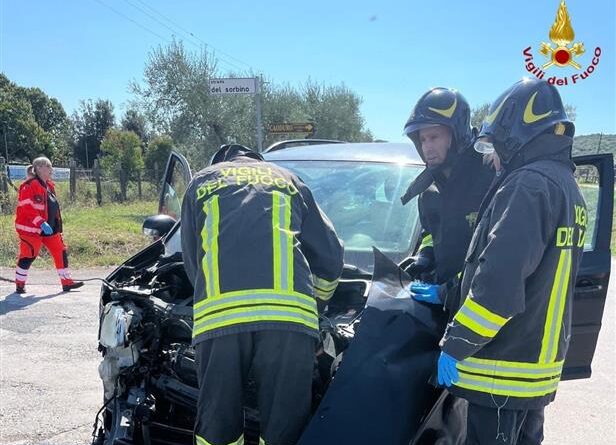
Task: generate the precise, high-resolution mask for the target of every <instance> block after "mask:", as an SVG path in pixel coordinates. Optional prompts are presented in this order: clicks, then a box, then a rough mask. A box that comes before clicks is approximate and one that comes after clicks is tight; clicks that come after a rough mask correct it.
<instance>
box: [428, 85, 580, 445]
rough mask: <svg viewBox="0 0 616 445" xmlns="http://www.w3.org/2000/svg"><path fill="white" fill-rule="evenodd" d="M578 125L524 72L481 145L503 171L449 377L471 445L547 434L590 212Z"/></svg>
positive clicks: (449, 344)
mask: <svg viewBox="0 0 616 445" xmlns="http://www.w3.org/2000/svg"><path fill="white" fill-rule="evenodd" d="M573 135H574V126H573V123H572V122H571V121H570V120H569V119H568V118H567V115H566V113H565V110H564V108H563V104H562V101H561V98H560V95H559V93H558V91H557V89H556V88H555V87H554V86H553V85H549V84H548V83H547V82H545V81H542V80H538V79H532V80H531V79H524V80H522V81H520V82H518V83H516V84H514V85H513V86H512V87H511V88H509V89H508V90H506V91H505V92H504V93H503V94H502V95H501V96H500V97H499V98H498V99H497V100H496V101H495V102H494V103H493V104H492V106H491V107H490V110H489V113H488V116H487V117H486V118H485V121H484V122H483V126H482V128H481V133H480V134H479V138H478V140H477V142H476V143H475V149H476V150H477V151H479V152H482V153H490V152H493V153H495V155H496V156H497V157H498V159H499V162H500V164H501V165H502V170H501V171H502V173H501V175H500V176H499V178H498V180H497V181H496V182H495V184H494V185H493V186H492V187H491V188H490V191H489V192H488V195H487V197H486V200H485V201H484V203H483V204H482V206H481V208H480V212H479V220H478V225H477V228H476V229H475V233H474V235H473V240H472V241H471V245H470V247H469V251H468V255H467V258H466V267H465V270H464V274H463V278H462V284H461V292H462V295H463V296H464V299H463V300H462V301H461V302H460V303H461V304H460V307H459V308H458V309H457V311H456V313H455V315H454V317H453V320H452V322H451V323H450V324H449V325H448V326H447V330H446V332H445V334H444V336H443V338H442V340H441V348H442V352H441V355H440V357H439V360H438V380H439V382H440V383H442V384H444V385H446V386H450V391H451V392H452V393H453V394H454V395H456V396H458V397H461V398H464V399H466V400H468V402H469V408H468V419H467V425H468V438H467V443H468V444H482V445H483V444H511V445H514V444H524V445H531V444H540V443H541V442H542V440H543V411H544V407H545V406H546V405H547V404H549V403H550V402H552V401H553V400H554V397H555V395H556V389H557V386H558V382H559V380H560V376H561V372H562V369H563V362H564V359H565V356H566V353H567V348H568V346H569V341H570V338H571V310H572V304H573V292H574V286H575V281H576V280H575V279H576V274H577V271H578V265H579V262H580V259H581V256H582V251H583V247H584V240H585V236H586V225H587V213H586V206H585V204H584V200H583V198H582V194H581V193H580V190H579V188H578V186H577V183H576V181H575V178H574V175H573V173H574V170H575V166H574V164H573V163H572V161H571V147H572V143H573Z"/></svg>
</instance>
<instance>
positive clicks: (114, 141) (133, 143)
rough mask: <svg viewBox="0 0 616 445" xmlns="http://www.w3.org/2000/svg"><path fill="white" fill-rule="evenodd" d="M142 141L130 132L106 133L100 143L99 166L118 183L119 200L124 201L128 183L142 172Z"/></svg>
mask: <svg viewBox="0 0 616 445" xmlns="http://www.w3.org/2000/svg"><path fill="white" fill-rule="evenodd" d="M141 144H142V141H141V139H139V136H137V135H136V134H135V133H133V132H132V131H122V130H116V129H114V128H112V129H110V130H109V131H107V134H106V135H105V138H104V139H103V141H102V143H101V152H102V154H103V156H102V160H101V165H102V167H103V169H104V170H105V172H107V174H109V175H111V176H113V177H116V178H117V179H118V180H119V181H120V191H121V196H120V199H121V200H122V201H126V199H127V198H126V192H127V188H128V181H129V180H133V179H135V178H136V177H137V174H140V173H141V171H142V170H143V158H142V156H141Z"/></svg>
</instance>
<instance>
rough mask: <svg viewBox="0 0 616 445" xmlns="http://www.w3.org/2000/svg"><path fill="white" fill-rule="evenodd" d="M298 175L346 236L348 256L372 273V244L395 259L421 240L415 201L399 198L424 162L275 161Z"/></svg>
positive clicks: (347, 258) (347, 257)
mask: <svg viewBox="0 0 616 445" xmlns="http://www.w3.org/2000/svg"><path fill="white" fill-rule="evenodd" d="M274 162H275V163H276V164H278V165H280V166H282V167H285V168H288V169H289V170H291V171H292V172H294V173H295V174H296V175H298V176H299V177H300V178H301V179H302V180H303V181H304V182H305V183H306V184H307V185H308V187H310V189H311V190H312V193H313V195H314V197H315V200H316V201H317V203H318V204H319V206H320V207H321V209H322V210H323V211H324V212H325V213H326V214H327V216H328V217H329V218H330V219H331V221H332V223H333V224H334V227H335V228H336V232H337V233H338V236H339V237H340V238H341V239H342V240H343V241H344V250H345V253H344V260H345V263H347V264H352V265H354V266H357V267H359V268H360V269H362V270H364V271H367V272H370V273H372V270H373V267H374V264H373V263H374V260H373V254H372V246H376V247H378V248H379V249H380V250H382V251H383V252H384V253H386V254H387V255H388V256H389V257H390V258H391V259H392V260H394V261H399V260H401V259H403V258H404V257H406V256H407V255H408V254H409V251H410V250H411V249H412V247H413V243H414V242H415V240H416V239H417V236H418V230H419V221H418V219H419V214H418V211H417V203H416V200H413V201H411V202H410V203H409V204H407V205H406V206H403V205H402V203H401V202H400V196H402V195H403V194H404V192H405V191H406V188H407V187H408V185H409V183H410V182H411V181H412V180H413V179H414V178H415V177H416V176H417V175H418V174H419V173H420V172H421V170H422V169H423V167H422V166H419V165H404V164H396V163H386V162H357V161H274Z"/></svg>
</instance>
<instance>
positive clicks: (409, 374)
mask: <svg viewBox="0 0 616 445" xmlns="http://www.w3.org/2000/svg"><path fill="white" fill-rule="evenodd" d="M374 255H375V263H374V275H373V280H372V286H371V288H370V292H369V295H368V301H367V306H366V309H365V311H364V313H363V315H362V318H361V323H360V325H359V328H358V329H357V332H356V334H355V338H354V339H353V341H352V342H351V344H350V346H349V348H348V349H347V350H346V351H345V353H344V358H343V360H342V364H341V366H340V368H339V370H338V372H337V374H336V376H335V377H334V379H333V381H332V383H331V385H330V387H329V389H328V391H327V393H326V394H325V397H324V398H323V400H322V402H321V404H320V405H319V407H318V409H317V411H316V413H315V415H314V416H313V418H312V420H311V422H310V423H309V425H308V427H307V428H306V431H305V432H304V434H303V435H302V438H301V439H300V441H299V445H328V444H332V445H334V444H335V445H341V444H354V445H362V444H366V445H368V444H369V445H374V444H387V445H398V444H399V445H409V443H410V442H411V441H412V440H413V438H414V437H415V435H416V433H417V431H418V430H419V428H420V427H421V426H422V420H423V419H424V418H425V416H426V415H427V414H428V412H430V410H433V407H435V402H436V400H437V399H438V398H439V396H440V395H441V393H442V392H443V391H442V390H440V389H436V388H434V387H433V386H432V385H430V384H429V383H428V381H429V379H430V377H431V375H432V374H433V372H434V370H435V366H436V361H437V357H438V354H439V348H438V342H439V340H440V338H441V336H442V334H443V331H444V328H445V324H446V322H447V316H446V314H445V313H444V312H443V309H442V307H440V306H435V305H428V304H424V303H418V302H416V301H414V300H413V299H412V298H411V296H410V294H409V291H408V286H409V283H410V277H409V276H408V275H406V274H405V273H404V272H403V271H402V270H401V269H400V268H399V267H398V266H397V265H396V264H395V263H394V262H392V261H391V260H390V259H389V258H387V257H386V256H385V255H384V254H382V253H381V252H380V251H379V250H378V249H376V248H375V249H374ZM446 400H447V397H443V398H442V400H441V403H444V402H445V401H446ZM445 408H446V407H445ZM435 409H436V407H435ZM446 409H448V408H446ZM433 411H434V410H433ZM439 415H440V414H439V411H438V409H436V413H435V414H434V415H433V416H431V418H432V419H436V420H435V424H436V425H438V423H439V421H438V416H439ZM444 443H447V442H444Z"/></svg>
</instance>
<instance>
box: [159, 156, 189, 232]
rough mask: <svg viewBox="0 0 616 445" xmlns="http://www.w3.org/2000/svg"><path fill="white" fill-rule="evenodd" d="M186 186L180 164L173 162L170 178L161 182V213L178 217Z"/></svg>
mask: <svg viewBox="0 0 616 445" xmlns="http://www.w3.org/2000/svg"><path fill="white" fill-rule="evenodd" d="M187 186H188V184H186V180H185V178H184V170H183V167H182V164H180V163H179V162H175V164H174V165H173V170H172V173H171V177H170V179H169V180H168V181H165V183H164V184H163V187H164V188H163V201H162V207H161V213H164V214H165V215H169V216H171V217H172V218H175V219H176V220H177V219H180V216H181V215H180V214H181V211H182V198H183V197H184V193H185V192H186V188H187Z"/></svg>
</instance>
